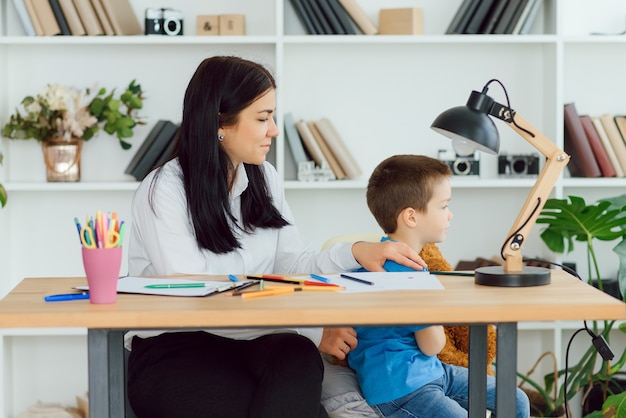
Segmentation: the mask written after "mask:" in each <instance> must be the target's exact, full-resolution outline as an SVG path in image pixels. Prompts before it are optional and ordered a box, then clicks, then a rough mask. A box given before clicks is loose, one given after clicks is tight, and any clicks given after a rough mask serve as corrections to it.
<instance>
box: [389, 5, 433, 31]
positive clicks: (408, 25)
mask: <svg viewBox="0 0 626 418" xmlns="http://www.w3.org/2000/svg"><path fill="white" fill-rule="evenodd" d="M378 33H379V34H381V35H423V34H424V15H423V11H422V8H421V7H412V8H405V9H381V10H380V15H379V23H378Z"/></svg>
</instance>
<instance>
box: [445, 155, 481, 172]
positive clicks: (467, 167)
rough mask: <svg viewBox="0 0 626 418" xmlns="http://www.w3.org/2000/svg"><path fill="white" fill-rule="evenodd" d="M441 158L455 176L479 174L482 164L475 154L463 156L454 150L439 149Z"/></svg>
mask: <svg viewBox="0 0 626 418" xmlns="http://www.w3.org/2000/svg"><path fill="white" fill-rule="evenodd" d="M439 159H440V160H441V161H443V162H444V163H446V164H448V166H449V167H450V169H451V170H452V174H454V175H455V176H478V175H479V174H480V165H479V161H478V159H476V158H475V156H474V155H468V156H465V157H461V156H460V155H458V154H456V153H455V152H454V151H448V150H439Z"/></svg>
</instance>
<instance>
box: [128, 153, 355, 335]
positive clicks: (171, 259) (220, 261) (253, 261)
mask: <svg viewBox="0 0 626 418" xmlns="http://www.w3.org/2000/svg"><path fill="white" fill-rule="evenodd" d="M262 169H263V171H264V173H265V177H266V180H267V185H268V189H269V192H270V194H271V196H272V199H273V201H274V205H275V206H276V208H277V209H278V210H279V212H280V213H281V215H282V216H283V218H285V219H286V220H287V221H288V222H289V223H290V225H288V226H286V227H283V228H280V229H269V228H262V229H261V228H259V229H257V230H256V231H254V232H252V233H246V232H243V231H241V230H240V229H236V228H235V229H234V230H235V231H237V233H238V239H239V242H240V244H241V248H238V249H236V250H234V251H232V252H230V253H226V254H216V253H213V252H210V251H207V250H204V249H200V248H199V247H198V244H197V242H196V239H195V232H194V229H193V225H192V223H191V218H190V216H189V213H188V210H187V200H186V198H185V189H184V186H183V180H182V170H181V168H180V165H179V163H178V160H177V159H175V160H172V161H170V162H168V163H167V164H166V165H165V166H164V167H163V169H162V170H161V172H160V174H159V176H158V177H157V180H156V182H154V183H153V181H152V180H153V178H154V175H155V171H152V172H151V173H150V174H148V176H146V178H145V179H144V180H143V181H142V182H141V184H140V185H139V187H138V188H137V191H136V192H135V196H134V198H133V202H132V225H131V230H130V239H129V260H128V269H129V271H128V274H129V275H131V276H165V275H176V274H220V275H225V274H239V275H245V274H251V275H252V274H271V273H275V274H297V273H320V272H337V271H348V270H354V269H356V268H358V267H360V266H359V264H358V263H357V262H356V260H355V259H354V257H353V255H352V250H351V246H352V244H350V243H347V244H346V243H343V244H335V245H333V246H332V247H330V248H329V249H328V250H325V251H322V252H319V251H317V250H315V249H314V248H313V247H312V245H311V244H310V243H309V242H308V241H306V240H304V239H303V238H302V237H301V235H300V232H299V231H298V228H297V227H296V226H295V221H294V218H293V214H292V213H291V209H290V208H289V205H288V204H287V201H286V200H285V193H284V188H283V184H282V182H281V180H280V179H279V177H278V173H277V172H276V170H275V169H274V167H273V166H272V165H271V164H269V163H267V162H266V163H264V164H263V166H262ZM247 187H248V177H247V175H246V171H245V168H244V166H243V164H240V165H239V166H238V168H237V175H236V178H235V183H234V185H233V188H232V191H231V194H230V208H231V213H232V215H233V216H234V217H235V219H236V221H237V222H240V220H241V211H240V207H241V194H242V193H243V191H244V190H245V189H246V188H247ZM152 189H154V190H153V193H152ZM291 330H292V331H293V332H297V333H300V334H302V335H305V336H307V337H308V338H310V339H311V340H312V341H313V342H314V343H315V344H316V345H318V344H319V342H320V340H321V329H319V328H298V329H291ZM208 331H210V332H211V333H213V334H217V335H221V336H225V337H230V338H235V339H251V338H255V337H257V336H260V335H264V334H269V333H275V332H279V331H282V332H284V331H285V329H274V330H272V329H233V330H224V329H219V330H217V329H211V330H208ZM162 332H163V331H140V332H129V333H127V338H126V339H127V347H129V346H130V339H131V337H132V336H133V335H139V336H140V337H143V338H146V337H148V336H153V335H158V334H160V333H162Z"/></svg>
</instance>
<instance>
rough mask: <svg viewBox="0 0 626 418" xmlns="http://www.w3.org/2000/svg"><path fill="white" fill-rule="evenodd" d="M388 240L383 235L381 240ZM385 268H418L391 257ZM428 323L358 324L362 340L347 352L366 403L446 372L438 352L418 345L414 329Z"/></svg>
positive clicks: (387, 397) (387, 398)
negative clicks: (426, 352)
mask: <svg viewBox="0 0 626 418" xmlns="http://www.w3.org/2000/svg"><path fill="white" fill-rule="evenodd" d="M387 240H389V238H388V237H383V238H382V239H381V242H383V241H387ZM383 268H384V269H385V271H389V272H392V271H393V272H395V271H415V270H414V269H411V268H408V267H406V266H404V265H402V264H398V263H396V262H395V261H391V260H387V261H386V262H385V264H384V265H383ZM359 271H367V270H365V269H360V270H359ZM426 327H428V325H418V326H398V327H391V326H390V327H355V330H356V332H357V337H358V339H359V344H358V345H357V347H356V348H355V349H354V350H352V351H351V352H350V354H349V355H348V363H349V364H350V367H352V368H353V369H354V370H355V371H356V373H357V379H358V381H359V385H360V386H361V391H362V392H363V396H365V399H366V400H367V403H369V404H370V405H377V404H380V403H383V402H389V401H392V400H394V399H398V398H401V397H403V396H405V395H408V394H409V393H411V392H413V391H415V390H417V389H419V388H421V387H422V386H424V385H425V384H427V383H429V382H432V381H433V380H435V379H438V378H439V377H441V376H442V375H443V367H442V365H441V361H440V360H439V359H438V358H437V356H426V355H424V353H422V352H421V351H420V349H419V348H418V347H417V342H416V341H415V334H414V333H415V331H418V330H420V329H424V328H426ZM366 352H367V354H366Z"/></svg>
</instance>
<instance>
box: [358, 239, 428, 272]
mask: <svg viewBox="0 0 626 418" xmlns="http://www.w3.org/2000/svg"><path fill="white" fill-rule="evenodd" d="M352 255H354V259H355V260H356V261H357V262H358V263H359V264H360V265H361V266H363V268H365V269H366V270H368V271H385V270H384V269H383V265H384V264H385V261H387V260H392V261H395V262H396V263H399V264H402V265H404V266H407V267H409V268H412V269H414V270H422V269H424V268H428V265H427V264H426V262H425V261H424V260H423V259H422V257H420V255H419V253H418V252H417V251H415V250H414V249H412V248H411V247H409V246H408V245H407V244H405V243H402V242H395V241H384V242H366V241H359V242H355V243H354V244H353V245H352Z"/></svg>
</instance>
